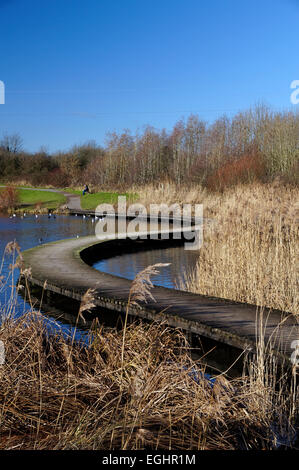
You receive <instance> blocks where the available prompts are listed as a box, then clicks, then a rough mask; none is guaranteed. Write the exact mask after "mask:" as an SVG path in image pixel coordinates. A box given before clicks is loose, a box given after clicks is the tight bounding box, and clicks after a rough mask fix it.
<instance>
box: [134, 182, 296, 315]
mask: <svg viewBox="0 0 299 470" xmlns="http://www.w3.org/2000/svg"><path fill="white" fill-rule="evenodd" d="M137 192H138V194H139V195H140V202H142V203H143V204H145V205H147V206H149V204H150V203H161V202H165V203H166V204H172V203H175V202H178V203H182V202H188V203H192V204H195V203H203V206H204V216H205V217H208V218H213V219H214V220H215V224H212V225H211V226H209V227H206V229H205V231H204V244H203V247H202V248H201V250H200V253H199V260H198V264H197V267H196V269H195V270H194V271H193V272H191V273H190V272H189V273H187V275H185V276H184V277H183V278H181V282H180V283H179V287H180V288H183V289H187V290H190V291H192V292H196V293H201V294H206V295H212V296H216V297H223V298H227V299H232V300H237V301H241V302H249V303H252V304H255V305H259V306H267V307H272V308H278V309H281V310H285V311H288V312H292V313H298V312H299V297H298V261H297V260H298V226H299V225H298V221H299V211H298V209H299V203H298V201H299V197H298V196H299V194H298V189H296V188H289V187H284V186H282V185H281V184H279V183H273V184H271V185H270V184H268V185H262V184H258V183H255V184H252V185H241V186H237V187H235V188H233V189H230V190H227V191H225V192H224V193H208V192H207V191H205V190H203V189H202V188H201V187H190V188H187V187H185V188H182V189H178V188H177V187H176V186H175V185H171V184H168V185H164V186H163V185H160V186H159V187H157V188H154V187H145V188H143V189H140V188H139V189H138V190H137ZM178 275H180V273H178Z"/></svg>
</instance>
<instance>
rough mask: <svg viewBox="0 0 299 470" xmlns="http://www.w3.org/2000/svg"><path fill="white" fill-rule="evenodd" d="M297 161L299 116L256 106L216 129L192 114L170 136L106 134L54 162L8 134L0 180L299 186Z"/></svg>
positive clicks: (1, 148) (0, 148)
mask: <svg viewBox="0 0 299 470" xmlns="http://www.w3.org/2000/svg"><path fill="white" fill-rule="evenodd" d="M298 156H299V114H298V113H296V112H291V111H284V112H275V111H273V110H271V109H270V108H268V107H266V106H257V107H255V108H254V109H250V110H248V111H244V112H240V113H238V114H236V115H235V116H233V117H228V116H226V115H224V116H222V117H220V118H219V119H217V120H215V121H214V122H212V123H208V122H206V121H204V120H202V119H200V118H199V116H197V115H190V116H189V117H188V118H187V119H186V120H183V119H182V120H179V121H178V122H176V123H175V125H174V126H173V128H172V129H171V130H170V131H166V130H165V129H162V130H157V129H155V128H154V127H152V126H145V127H144V128H143V130H142V132H136V133H134V134H133V133H132V132H131V131H130V130H127V129H126V130H124V131H122V132H119V133H117V132H109V133H107V135H106V139H105V144H104V145H103V146H99V145H97V144H96V143H95V142H88V143H86V144H84V145H77V146H74V147H72V148H71V149H70V150H68V151H64V152H56V153H55V154H52V155H49V154H48V153H47V152H46V151H45V150H43V149H41V150H40V151H39V152H36V153H33V154H32V153H28V152H25V151H24V150H23V146H22V139H21V137H20V136H19V135H17V134H16V135H4V136H3V138H2V140H1V141H0V181H3V182H18V181H26V182H27V183H29V184H32V185H48V184H51V185H53V186H57V187H67V186H78V185H81V186H82V184H83V183H86V182H87V183H88V184H90V185H93V186H94V187H102V188H109V187H112V186H113V187H118V188H125V187H127V186H130V185H133V184H134V185H144V184H150V183H156V182H161V181H165V180H167V181H172V182H174V183H175V184H177V185H186V184H190V183H192V184H193V183H200V184H203V185H205V186H207V187H208V188H210V189H212V190H222V189H224V188H225V187H227V186H231V185H234V184H237V183H246V182H251V181H253V180H260V181H264V182H267V181H271V180H273V179H275V178H281V179H282V180H283V181H285V182H286V183H291V184H298V161H299V159H298Z"/></svg>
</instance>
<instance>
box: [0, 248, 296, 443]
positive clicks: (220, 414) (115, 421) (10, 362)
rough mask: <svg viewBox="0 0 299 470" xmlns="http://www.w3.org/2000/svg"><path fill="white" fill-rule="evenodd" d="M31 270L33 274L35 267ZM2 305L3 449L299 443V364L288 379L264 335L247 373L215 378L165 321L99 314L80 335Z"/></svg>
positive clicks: (143, 293) (139, 284)
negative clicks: (83, 337)
mask: <svg viewBox="0 0 299 470" xmlns="http://www.w3.org/2000/svg"><path fill="white" fill-rule="evenodd" d="M16 251H17V253H18V254H20V248H19V246H18V245H17V244H16V243H10V244H9V245H8V246H7V249H6V254H8V255H10V256H12V261H13V262H15V258H16V256H15V252H16ZM19 265H20V267H21V268H22V257H20V258H19ZM160 266H161V265H155V266H151V267H148V268H146V269H145V270H144V272H142V273H139V274H138V275H137V276H136V278H135V280H134V281H133V282H132V287H131V292H130V297H129V298H130V302H135V303H136V302H137V303H138V302H142V301H146V299H147V298H148V297H149V296H151V293H150V288H151V286H152V284H151V281H150V276H151V274H152V273H153V272H155V270H156V269H157V268H158V267H160ZM14 268H15V266H12V273H11V276H12V278H11V280H13V276H14V275H13V270H14ZM23 275H24V276H25V279H27V278H28V276H29V277H30V271H23ZM2 281H3V282H4V284H3V285H4V286H5V280H3V279H2ZM9 284H10V282H9ZM5 288H7V286H6V287H5ZM11 289H12V291H11V293H12V295H14V289H13V287H11ZM11 304H12V303H11ZM92 306H93V292H92V291H88V292H87V294H86V296H85V297H84V298H83V300H82V304H81V307H80V310H79V313H78V318H79V316H80V317H82V316H83V317H84V314H85V312H86V310H89V309H90V308H91V307H92ZM2 314H6V315H4V317H3V318H2V324H1V326H0V340H1V341H3V343H4V345H5V352H6V360H5V363H4V364H3V365H1V366H0V403H1V409H0V448H1V449H105V450H108V449H166V450H170V449H172V450H174V449H176V450H180V449H184V450H186V449H193V450H197V449H200V450H202V449H231V450H234V449H275V448H279V447H281V446H282V447H294V446H295V447H296V445H297V444H296V439H297V438H298V436H296V428H297V425H298V390H297V386H296V370H295V369H294V370H293V376H290V377H289V379H288V380H287V377H286V376H285V375H283V374H284V372H282V371H280V372H278V370H277V364H276V361H275V358H273V356H269V355H268V354H267V351H265V348H264V345H263V343H262V342H261V343H260V344H259V345H258V346H259V347H258V349H257V356H256V359H255V360H253V361H251V362H250V363H249V367H248V368H247V369H246V370H247V371H248V372H247V373H246V374H245V372H244V374H243V376H242V377H240V378H238V379H230V380H229V379H228V378H226V377H225V376H224V375H223V374H220V375H217V376H215V377H213V379H212V380H211V379H210V378H209V377H208V376H207V375H206V374H205V369H204V366H202V365H201V364H200V360H199V361H194V360H193V359H192V358H191V351H190V348H189V346H188V343H187V342H186V339H185V337H184V336H183V334H182V333H180V331H179V330H171V329H170V328H168V327H167V326H166V325H165V324H163V323H162V324H161V323H160V324H158V323H152V324H151V325H147V326H145V325H143V324H131V325H130V326H126V325H125V326H124V328H123V330H121V331H116V330H114V329H104V328H103V327H100V326H99V324H98V322H95V323H94V325H93V327H92V328H91V330H90V333H89V340H88V342H87V343H86V342H84V343H83V342H82V343H81V344H80V343H78V342H75V341H74V335H73V336H72V337H66V336H63V335H62V334H61V332H59V331H57V333H55V334H53V333H52V334H49V320H46V319H45V317H44V316H43V315H42V314H41V313H40V312H37V311H34V310H33V309H32V310H31V311H30V312H28V313H27V314H25V315H23V316H22V317H20V318H19V319H16V318H15V317H14V311H13V309H11V308H10V310H8V309H5V311H2ZM244 370H245V369H244Z"/></svg>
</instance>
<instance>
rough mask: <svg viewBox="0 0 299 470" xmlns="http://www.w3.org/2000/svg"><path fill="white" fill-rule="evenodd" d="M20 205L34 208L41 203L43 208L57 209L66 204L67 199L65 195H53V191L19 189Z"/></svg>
mask: <svg viewBox="0 0 299 470" xmlns="http://www.w3.org/2000/svg"><path fill="white" fill-rule="evenodd" d="M18 193H19V203H20V204H23V205H26V206H27V205H28V209H30V206H32V208H34V206H35V204H38V203H40V205H41V207H42V208H45V207H46V208H48V209H57V207H59V206H60V205H61V204H65V202H66V198H65V197H64V196H63V194H59V193H53V192H51V191H38V190H32V191H30V189H19V190H18Z"/></svg>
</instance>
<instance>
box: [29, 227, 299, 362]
mask: <svg viewBox="0 0 299 470" xmlns="http://www.w3.org/2000/svg"><path fill="white" fill-rule="evenodd" d="M126 242H128V240H109V241H107V240H105V239H103V240H102V241H100V240H99V239H98V238H96V237H95V236H91V237H83V238H79V239H71V240H63V241H60V242H54V243H49V244H45V245H40V246H38V247H35V248H33V249H31V250H27V251H25V252H23V257H24V263H25V266H26V267H30V268H31V270H32V278H31V283H32V284H33V285H34V284H36V285H37V286H41V287H43V285H44V283H45V281H47V284H46V289H47V290H48V291H50V292H55V293H58V294H61V295H64V296H66V297H71V298H73V299H77V300H79V301H80V300H81V298H82V296H83V294H84V293H85V292H86V290H87V289H89V288H93V289H95V291H96V301H95V303H96V305H98V306H99V307H103V308H105V309H109V310H113V311H118V312H122V313H124V312H125V310H126V306H127V300H128V295H129V290H130V287H131V281H130V280H127V279H124V278H121V277H117V276H113V275H110V274H106V273H102V272H100V271H97V270H95V269H94V268H92V267H91V266H89V265H88V264H87V263H86V262H84V261H83V259H85V260H87V259H88V257H91V255H94V253H95V252H96V251H97V250H98V251H99V250H102V253H104V254H105V257H109V256H113V254H114V250H115V246H116V245H117V247H118V248H117V249H118V250H119V249H120V245H119V244H120V243H123V244H124V247H123V251H124V252H125V250H126V247H128V246H129V245H128V243H126ZM134 243H136V242H134V241H131V240H130V241H129V244H131V245H132V244H134ZM139 243H140V242H139ZM150 243H153V244H155V243H158V242H157V241H155V240H153V241H152V240H151V241H150ZM160 243H161V241H160ZM168 243H169V241H168ZM154 247H155V245H153V248H154ZM82 258H83V259H82ZM152 294H153V296H154V298H155V300H156V302H153V301H151V302H149V303H146V304H142V305H141V307H136V306H131V308H130V311H129V313H130V315H133V316H138V317H141V318H146V319H149V320H155V319H161V320H166V321H167V323H168V324H169V325H171V326H174V327H180V328H182V329H183V330H187V331H189V332H192V333H195V334H198V335H201V336H204V337H206V338H210V339H213V340H215V341H218V342H221V343H224V344H226V345H229V346H234V347H236V348H239V349H242V350H243V349H245V348H248V349H251V350H252V349H255V345H256V338H257V324H258V323H259V321H258V322H257V317H258V318H259V313H258V309H257V308H256V307H255V306H252V305H248V304H242V303H237V302H232V301H228V300H224V299H218V298H213V297H207V296H203V295H198V294H192V293H189V292H185V291H179V290H174V289H168V288H164V287H158V286H155V287H154V288H153V290H152ZM282 319H284V321H283V323H282V325H281V326H279V324H280V323H281V321H282ZM263 323H264V325H263V335H264V338H265V341H266V342H269V340H271V343H272V344H273V347H274V348H275V350H279V351H280V352H281V353H282V354H283V355H284V356H285V357H288V358H290V355H291V353H292V352H293V349H292V342H293V341H294V340H298V339H299V328H298V322H297V321H296V319H295V317H294V316H289V317H288V318H285V316H284V315H283V314H282V313H281V312H279V311H270V310H268V309H265V310H264V312H263Z"/></svg>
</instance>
